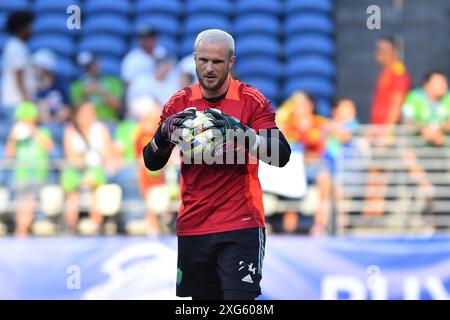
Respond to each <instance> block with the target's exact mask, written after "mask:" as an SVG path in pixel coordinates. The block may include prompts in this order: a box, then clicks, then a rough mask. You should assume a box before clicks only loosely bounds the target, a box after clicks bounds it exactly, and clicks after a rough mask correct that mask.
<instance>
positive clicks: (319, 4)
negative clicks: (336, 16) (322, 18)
mask: <svg viewBox="0 0 450 320" xmlns="http://www.w3.org/2000/svg"><path fill="white" fill-rule="evenodd" d="M284 9H285V12H286V13H287V14H291V13H295V12H299V11H300V12H308V11H311V12H313V11H314V12H319V13H325V14H331V12H332V11H333V1H332V0H301V1H299V0H287V2H286V4H285V5H284Z"/></svg>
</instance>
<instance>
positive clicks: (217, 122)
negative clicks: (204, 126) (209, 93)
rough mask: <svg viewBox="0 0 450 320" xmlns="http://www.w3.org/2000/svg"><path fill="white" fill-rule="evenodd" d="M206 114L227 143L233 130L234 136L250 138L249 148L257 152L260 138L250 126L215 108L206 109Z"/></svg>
mask: <svg viewBox="0 0 450 320" xmlns="http://www.w3.org/2000/svg"><path fill="white" fill-rule="evenodd" d="M204 113H205V114H206V115H208V116H209V117H210V118H212V120H211V123H212V124H213V126H214V127H216V128H217V129H219V130H220V131H221V133H222V136H223V137H224V138H225V141H228V140H229V133H230V130H233V131H234V132H233V133H234V135H235V136H237V137H239V135H241V134H245V135H246V137H248V139H249V142H248V145H247V143H246V145H247V146H246V147H248V148H249V149H250V150H251V151H256V149H257V148H258V146H259V143H260V138H259V136H258V135H257V134H256V133H255V131H254V130H253V129H251V128H250V127H248V126H244V125H242V123H241V122H240V120H239V119H237V118H235V117H232V116H229V115H226V114H225V113H223V112H222V111H220V110H218V109H215V108H208V109H205V111H204Z"/></svg>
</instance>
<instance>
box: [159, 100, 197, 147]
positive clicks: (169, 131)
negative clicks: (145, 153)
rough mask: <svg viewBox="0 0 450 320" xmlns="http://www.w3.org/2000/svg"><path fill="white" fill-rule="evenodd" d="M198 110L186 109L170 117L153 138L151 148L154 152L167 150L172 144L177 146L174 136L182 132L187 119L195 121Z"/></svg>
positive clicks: (193, 108)
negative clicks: (178, 131)
mask: <svg viewBox="0 0 450 320" xmlns="http://www.w3.org/2000/svg"><path fill="white" fill-rule="evenodd" d="M196 112H197V109H196V108H195V107H191V108H187V109H184V111H181V112H178V113H176V114H174V115H172V116H170V117H168V118H167V119H166V120H164V122H163V123H162V124H161V125H160V126H159V128H158V130H157V131H156V133H155V136H154V137H153V140H152V143H151V146H152V149H153V151H154V152H156V151H157V150H158V149H166V148H168V147H169V146H170V144H171V143H172V144H175V143H176V140H177V139H175V138H174V136H176V135H177V133H176V131H177V130H181V128H182V127H183V123H184V121H186V120H187V119H194V118H195V116H196Z"/></svg>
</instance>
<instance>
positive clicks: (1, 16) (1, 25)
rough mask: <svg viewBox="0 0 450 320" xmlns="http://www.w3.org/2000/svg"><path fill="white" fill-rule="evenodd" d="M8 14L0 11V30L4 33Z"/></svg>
mask: <svg viewBox="0 0 450 320" xmlns="http://www.w3.org/2000/svg"><path fill="white" fill-rule="evenodd" d="M7 19H8V14H7V13H6V12H5V11H0V30H3V31H6V20H7Z"/></svg>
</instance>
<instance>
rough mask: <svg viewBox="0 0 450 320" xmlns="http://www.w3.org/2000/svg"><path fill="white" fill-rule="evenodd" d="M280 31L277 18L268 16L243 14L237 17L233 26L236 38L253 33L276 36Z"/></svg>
mask: <svg viewBox="0 0 450 320" xmlns="http://www.w3.org/2000/svg"><path fill="white" fill-rule="evenodd" d="M280 31H281V26H280V22H279V21H278V18H277V17H276V16H274V15H270V14H244V15H241V16H238V17H237V18H236V20H235V24H234V33H235V35H236V36H242V35H246V34H255V33H262V34H269V35H274V36H278V35H279V34H280Z"/></svg>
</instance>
